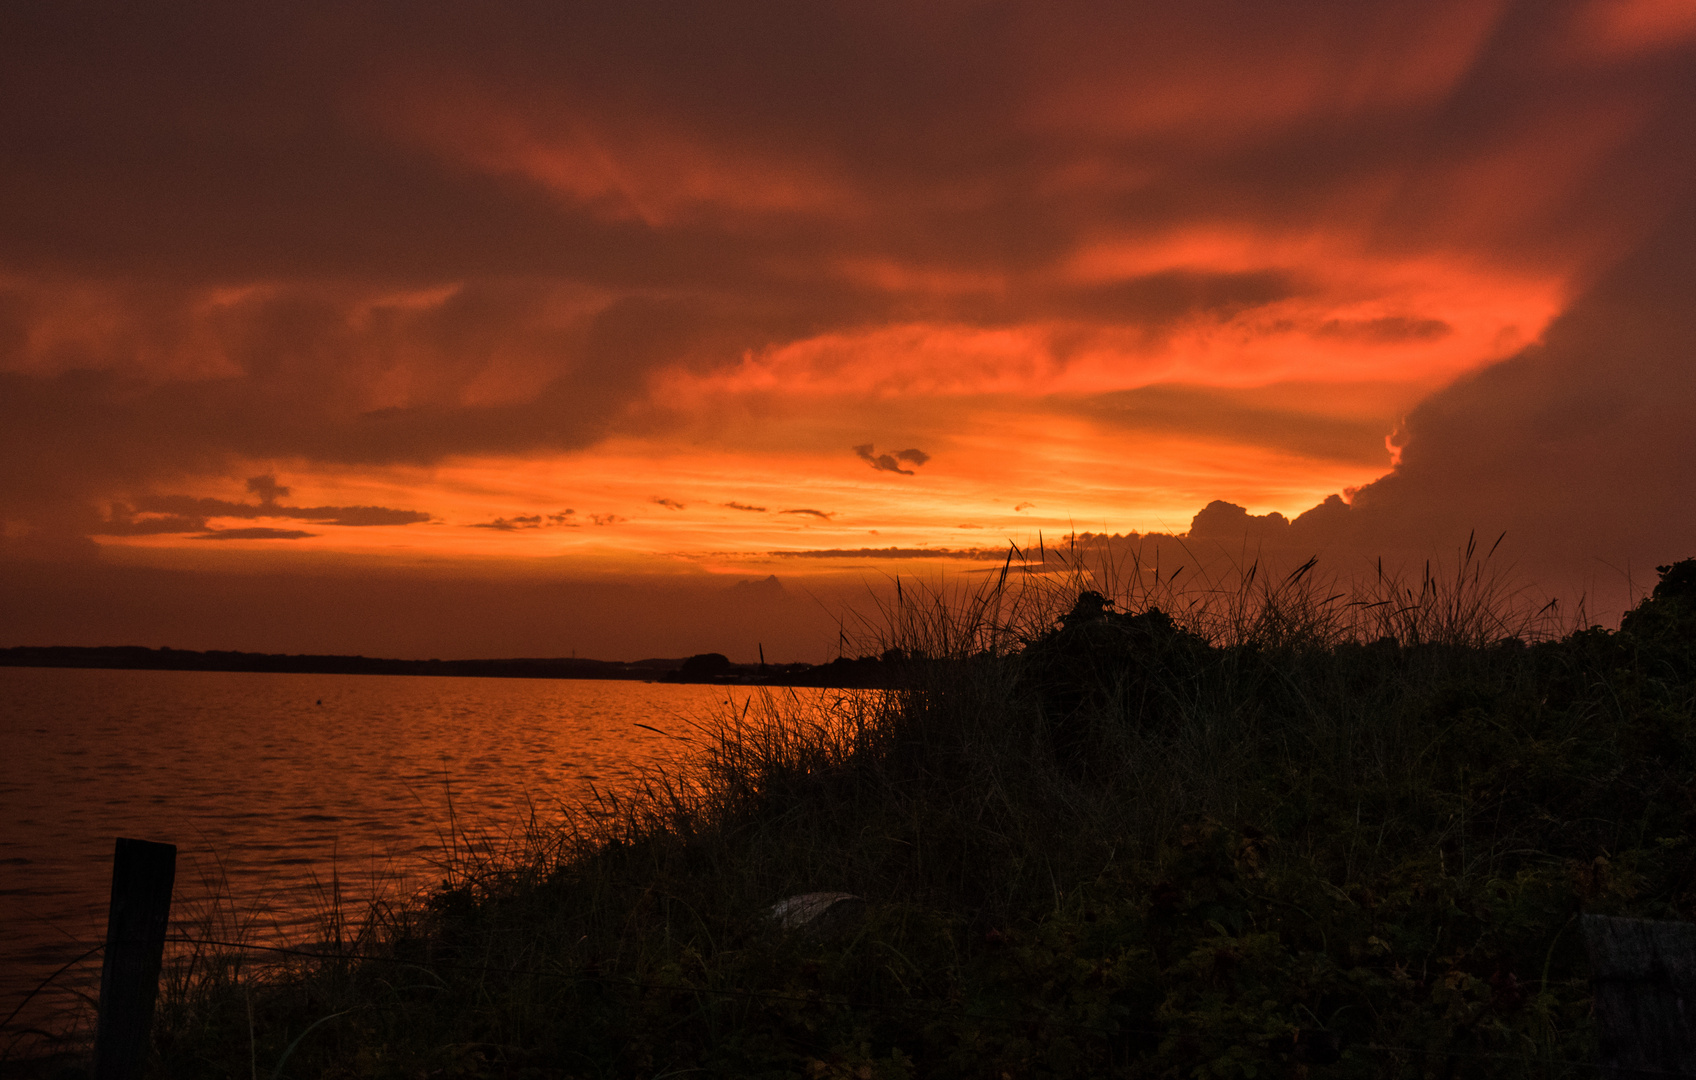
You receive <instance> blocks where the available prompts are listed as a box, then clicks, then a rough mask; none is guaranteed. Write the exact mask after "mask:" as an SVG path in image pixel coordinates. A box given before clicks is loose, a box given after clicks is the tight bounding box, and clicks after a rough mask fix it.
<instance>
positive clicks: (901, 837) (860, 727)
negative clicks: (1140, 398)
mask: <svg viewBox="0 0 1696 1080" xmlns="http://www.w3.org/2000/svg"><path fill="white" fill-rule="evenodd" d="M1133 571H1135V568H1133ZM1245 578H1246V580H1244V581H1241V582H1237V583H1235V584H1234V585H1233V586H1232V587H1231V588H1230V589H1226V590H1222V591H1211V590H1205V589H1204V590H1198V591H1196V592H1194V593H1184V592H1180V591H1177V590H1172V589H1170V588H1169V587H1167V586H1157V587H1155V588H1154V589H1152V590H1150V589H1144V588H1141V587H1137V588H1129V587H1116V586H1115V583H1114V582H1113V581H1111V580H1109V581H1106V582H1105V583H1104V582H1103V581H1102V580H1101V578H1100V577H1099V576H1098V577H1097V578H1096V579H1094V580H1084V579H1083V578H1082V577H1081V576H1076V575H1074V576H1073V577H1072V578H1070V579H1069V580H1068V581H1066V582H1065V583H1059V582H1053V581H1052V580H1051V579H1048V578H1044V579H1035V578H1032V579H1027V582H1028V583H1027V584H1026V585H1025V586H1023V587H1017V586H1016V583H1015V582H1010V581H1008V580H1006V578H1005V577H1004V578H1003V580H1002V581H1001V582H1000V583H999V584H998V585H996V586H994V587H989V588H985V589H982V590H979V591H978V592H976V593H974V594H971V595H965V596H957V597H951V598H948V597H937V596H934V595H925V596H921V597H915V596H913V595H912V593H911V591H910V590H906V591H904V592H903V595H902V599H901V601H900V603H899V605H898V606H897V607H896V608H895V609H894V610H892V611H890V612H887V613H886V615H887V618H886V620H885V625H886V626H887V631H886V635H887V636H886V639H885V640H884V641H882V642H880V643H879V644H880V645H881V646H883V647H884V648H885V649H899V650H901V652H900V655H901V656H905V657H908V658H910V659H909V660H908V662H907V671H906V680H905V683H904V685H903V688H901V689H899V690H896V691H892V692H888V693H871V694H861V695H844V696H842V697H840V698H839V699H837V700H835V701H826V702H824V703H822V704H819V705H817V706H812V705H806V704H803V700H804V699H802V698H798V697H789V696H781V695H770V696H766V697H763V698H761V697H757V696H756V697H755V698H754V699H753V701H752V704H751V705H750V707H749V708H748V709H746V710H745V711H743V712H741V713H739V714H735V715H726V716H724V717H723V718H721V720H720V721H719V723H718V724H717V725H716V726H714V727H712V728H710V729H703V730H698V731H694V732H691V733H690V734H691V737H692V738H693V739H694V746H695V747H696V749H697V755H698V756H697V757H696V758H695V759H694V763H693V765H692V766H690V767H689V768H688V769H687V770H684V771H682V772H680V773H678V774H677V775H675V776H672V777H670V778H656V779H655V780H654V781H653V782H652V783H651V785H650V786H649V787H648V788H647V789H646V790H644V791H641V792H635V793H628V794H627V795H626V796H624V797H622V798H620V799H618V800H609V801H608V802H607V803H606V804H604V805H602V806H600V807H598V808H595V809H594V810H593V811H592V812H587V811H586V812H585V813H584V814H583V815H582V816H580V817H579V818H577V819H576V820H574V821H572V822H570V823H567V824H566V825H564V826H560V827H554V826H548V827H545V828H544V827H540V826H539V827H538V828H537V829H535V830H534V831H533V833H532V835H531V841H530V846H529V848H528V850H526V851H524V852H522V853H519V854H516V855H514V856H513V857H511V858H510V859H507V860H505V861H503V862H501V863H500V864H499V865H461V866H460V867H458V868H456V873H455V875H454V877H453V878H452V879H451V880H450V881H449V882H447V883H446V885H445V886H444V887H443V888H442V889H441V890H440V891H438V892H437V893H436V894H435V895H434V896H433V898H432V899H431V900H430V901H429V903H428V905H427V906H425V907H421V908H418V909H408V910H398V909H377V910H373V911H369V912H365V913H361V914H360V915H359V917H358V918H353V917H351V916H344V915H343V914H341V913H336V912H331V913H329V914H328V915H327V916H326V927H325V934H324V937H325V939H326V941H327V942H328V944H327V945H326V946H324V948H325V949H326V950H327V951H326V952H325V953H324V954H323V955H316V956H293V957H284V958H282V960H281V961H280V962H278V961H276V960H275V959H273V960H266V961H263V962H261V961H260V959H259V958H258V956H256V955H254V954H248V955H242V954H239V953H236V952H233V951H229V950H219V949H217V948H214V947H202V948H200V949H199V950H198V951H195V952H193V953H191V954H189V955H186V956H184V957H182V958H181V959H179V960H178V961H177V962H176V963H175V966H174V967H173V968H172V970H171V972H170V982H169V985H168V987H167V994H166V997H165V1000H164V1001H163V1003H162V1005H161V1014H160V1018H159V1023H158V1025H157V1060H156V1062H155V1065H154V1070H153V1071H154V1074H155V1075H158V1076H168V1077H201V1076H205V1077H228V1076H242V1077H248V1076H259V1075H265V1076H271V1075H278V1076H292V1077H307V1076H323V1077H343V1076H347V1077H352V1076H372V1077H378V1076H382V1077H389V1076H393V1077H417V1076H512V1077H566V1076H573V1077H625V1076H630V1077H655V1078H657V1077H663V1076H679V1075H729V1076H774V1077H775V1076H806V1077H874V1076H878V1077H896V1076H925V1077H930V1076H962V1077H990V1078H999V1077H1022V1076H1108V1075H1125V1076H1147V1077H1166V1076H1184V1077H1190V1076H1197V1077H1231V1076H1242V1077H1257V1076H1258V1077H1265V1076H1290V1077H1297V1076H1309V1075H1312V1076H1370V1077H1392V1076H1395V1077H1400V1076H1408V1077H1415V1076H1419V1077H1423V1076H1439V1077H1449V1076H1481V1075H1490V1076H1497V1075H1500V1076H1562V1075H1573V1076H1589V1075H1592V1074H1593V1070H1592V1069H1591V1068H1589V1067H1588V1066H1587V1065H1586V1063H1587V1062H1588V1061H1589V1060H1590V1059H1591V1056H1592V1052H1593V1043H1594V1035H1593V1021H1592V1019H1591V1016H1590V1004H1589V989H1588V985H1587V969H1586V961H1585V956H1584V949H1583V942H1582V939H1581V936H1580V933H1579V931H1578V927H1577V924H1576V915H1577V914H1578V913H1579V912H1581V911H1586V912H1602V913H1612V914H1629V915H1635V916H1643V917H1649V918H1662V919H1685V920H1690V919H1696V563H1692V562H1686V563H1682V564H1679V565H1678V566H1677V567H1675V568H1672V569H1671V571H1670V572H1668V573H1666V574H1665V575H1664V576H1663V580H1662V582H1661V584H1660V586H1659V587H1658V588H1657V590H1656V593H1655V595H1654V597H1653V598H1651V599H1649V600H1646V601H1645V602H1644V604H1643V605H1642V606H1641V607H1639V608H1638V609H1637V610H1636V611H1635V612H1633V613H1632V614H1631V615H1630V616H1628V617H1627V619H1626V622H1625V624H1624V627H1623V629H1622V630H1620V631H1618V632H1608V631H1603V630H1597V629H1584V630H1579V631H1576V632H1569V633H1564V634H1562V633H1556V632H1553V631H1551V630H1550V629H1549V627H1548V626H1547V625H1545V624H1540V623H1538V622H1537V614H1538V613H1537V612H1536V611H1532V612H1530V614H1515V612H1516V608H1515V605H1514V603H1513V598H1512V597H1507V596H1503V595H1499V594H1498V593H1496V592H1494V591H1492V588H1491V586H1490V583H1489V578H1488V575H1485V574H1482V573H1480V572H1479V569H1478V567H1477V566H1476V565H1475V564H1474V563H1472V562H1470V561H1468V562H1465V563H1463V565H1462V569H1461V571H1460V572H1459V573H1457V574H1455V575H1453V576H1451V577H1449V578H1447V579H1445V580H1444V581H1442V582H1438V581H1434V580H1432V579H1431V578H1430V577H1429V576H1427V577H1425V578H1423V579H1421V580H1418V581H1415V582H1412V583H1409V584H1405V585H1404V584H1403V583H1402V582H1399V581H1394V580H1386V579H1380V580H1377V581H1374V582H1369V583H1368V584H1367V585H1366V586H1365V587H1364V591H1349V590H1336V591H1335V594H1334V591H1333V590H1331V589H1328V588H1324V587H1321V586H1319V585H1317V584H1316V583H1315V582H1314V581H1313V579H1312V575H1311V574H1310V573H1304V572H1298V573H1296V574H1295V575H1292V576H1290V577H1288V578H1283V579H1280V580H1278V581H1275V582H1272V583H1270V584H1267V583H1263V582H1260V581H1257V580H1256V578H1255V574H1254V573H1253V572H1252V571H1251V572H1250V573H1249V574H1247V575H1245ZM1126 580H1127V581H1129V582H1131V583H1138V582H1141V581H1143V580H1144V576H1143V575H1142V574H1140V573H1137V572H1133V573H1131V574H1128V575H1127V576H1126ZM1044 582H1049V583H1047V584H1045V583H1044ZM1095 590H1099V593H1104V594H1107V595H1115V596H1116V599H1117V601H1118V603H1117V604H1116V605H1113V606H1111V607H1110V606H1108V605H1105V604H1103V603H1102V602H1101V597H1100V596H1099V595H1098V593H1097V592H1096V591H1095ZM1544 614H1545V615H1546V614H1547V613H1546V612H1545V613H1544ZM1539 630H1542V631H1543V633H1542V634H1541V635H1540V634H1539ZM1540 636H1541V637H1542V640H1539V637H1540ZM814 890H843V891H847V892H851V893H854V894H857V895H859V896H861V897H864V898H865V900H866V904H865V906H864V909H863V911H862V912H861V913H860V914H859V915H858V916H857V917H854V918H845V919H840V920H837V921H836V923H834V924H833V925H831V926H829V927H827V928H824V929H820V930H817V931H811V930H800V931H785V930H782V929H780V928H779V927H778V926H776V925H775V924H774V923H773V921H772V920H771V919H770V918H769V915H768V912H769V908H770V906H771V905H772V904H773V903H774V902H775V901H777V900H779V899H780V898H783V897H785V896H789V895H792V894H796V893H804V892H810V891H814Z"/></svg>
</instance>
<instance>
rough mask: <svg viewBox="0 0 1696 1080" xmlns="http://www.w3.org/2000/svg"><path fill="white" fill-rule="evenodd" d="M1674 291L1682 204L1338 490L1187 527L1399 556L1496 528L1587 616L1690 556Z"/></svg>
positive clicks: (1695, 349) (1691, 429) (1689, 313)
mask: <svg viewBox="0 0 1696 1080" xmlns="http://www.w3.org/2000/svg"><path fill="white" fill-rule="evenodd" d="M1692 295H1696V212H1692V211H1686V212H1684V213H1683V214H1681V215H1679V216H1678V217H1677V218H1675V219H1673V220H1670V221H1668V222H1667V223H1665V225H1664V227H1663V228H1662V229H1660V230H1658V231H1657V232H1656V234H1655V235H1654V236H1653V237H1652V238H1651V239H1650V240H1648V241H1647V242H1645V243H1644V244H1642V245H1641V246H1640V247H1639V248H1638V249H1637V250H1636V251H1634V252H1632V253H1631V254H1629V255H1628V256H1626V257H1625V258H1624V259H1622V260H1621V261H1620V262H1619V263H1618V264H1617V265H1616V266H1615V267H1614V268H1613V269H1611V270H1610V271H1609V272H1607V273H1606V274H1604V275H1603V276H1602V277H1601V278H1600V279H1599V280H1598V281H1596V282H1595V283H1594V284H1593V285H1592V286H1591V287H1590V288H1589V289H1588V290H1587V291H1586V292H1585V293H1584V294H1583V295H1581V296H1580V297H1578V298H1577V299H1576V300H1575V301H1574V303H1573V304H1572V306H1571V307H1570V309H1569V310H1568V311H1567V312H1566V314H1564V315H1563V316H1561V318H1559V319H1558V320H1557V321H1556V322H1555V323H1554V324H1553V325H1552V326H1551V327H1550V328H1549V330H1548V332H1547V334H1546V335H1545V336H1544V340H1543V342H1542V343H1541V344H1539V345H1536V346H1533V347H1531V348H1529V349H1526V350H1524V351H1523V352H1521V353H1519V354H1518V355H1516V356H1514V357H1512V358H1510V359H1508V360H1506V361H1503V362H1502V363H1499V364H1496V365H1494V366H1492V367H1490V368H1488V369H1486V370H1484V371H1482V372H1480V373H1478V374H1476V375H1474V376H1472V377H1470V378H1466V379H1463V380H1461V381H1459V382H1457V383H1456V384H1455V385H1453V386H1451V387H1449V388H1447V389H1445V390H1443V391H1441V392H1440V393H1437V394H1435V395H1433V396H1432V397H1431V398H1429V399H1428V400H1426V401H1425V402H1424V403H1423V404H1421V405H1420V406H1419V408H1418V409H1416V410H1415V411H1414V412H1413V413H1412V414H1411V415H1410V416H1409V417H1408V419H1407V423H1406V425H1405V429H1404V431H1403V433H1402V435H1401V439H1400V442H1401V461H1400V463H1399V464H1398V465H1397V467H1396V468H1395V469H1394V470H1392V471H1391V473H1390V474H1389V475H1387V476H1385V477H1384V478H1383V479H1381V480H1378V481H1377V482H1375V483H1372V484H1369V485H1367V486H1366V487H1364V488H1362V489H1360V490H1359V491H1357V492H1355V493H1353V498H1352V501H1351V502H1349V503H1345V502H1344V501H1343V500H1342V499H1341V498H1339V497H1337V496H1331V497H1330V498H1328V499H1327V500H1325V502H1324V503H1322V504H1320V505H1319V506H1316V507H1314V508H1312V509H1311V510H1309V511H1307V512H1306V513H1304V514H1301V515H1300V516H1298V517H1296V518H1295V519H1294V520H1293V521H1285V520H1283V519H1282V517H1281V515H1276V514H1273V515H1250V514H1248V513H1247V511H1245V510H1244V509H1243V508H1242V507H1240V506H1233V505H1231V504H1228V503H1224V502H1214V503H1212V504H1210V505H1209V506H1208V507H1206V508H1205V509H1204V510H1203V511H1202V512H1201V513H1199V514H1197V515H1196V518H1195V521H1194V523H1193V524H1192V526H1191V529H1190V532H1189V539H1190V541H1191V542H1205V543H1206V544H1210V545H1216V546H1219V547H1221V548H1223V549H1224V550H1227V551H1237V550H1241V545H1242V544H1243V543H1244V542H1245V540H1246V541H1247V542H1249V543H1250V545H1251V546H1252V545H1253V544H1255V543H1261V542H1264V543H1265V544H1268V545H1270V546H1282V547H1285V548H1288V549H1293V550H1298V551H1299V552H1301V553H1304V554H1312V553H1314V552H1319V551H1328V552H1330V553H1331V555H1332V557H1337V556H1340V555H1353V556H1362V555H1363V556H1366V557H1367V558H1372V557H1374V556H1379V555H1382V556H1386V557H1389V558H1395V557H1409V556H1413V557H1416V558H1417V557H1420V556H1425V555H1430V554H1432V553H1434V552H1435V553H1441V552H1445V551H1447V552H1453V551H1454V550H1456V549H1457V548H1458V547H1460V546H1461V545H1464V544H1465V543H1466V541H1467V538H1468V537H1469V536H1476V537H1481V538H1484V541H1485V543H1486V544H1488V543H1490V542H1493V540H1494V538H1495V537H1497V536H1501V535H1503V534H1505V541H1504V550H1505V551H1507V552H1509V553H1510V554H1512V555H1513V556H1514V557H1515V558H1517V559H1519V560H1521V563H1522V565H1521V567H1520V569H1521V570H1523V571H1524V572H1525V573H1526V574H1528V575H1529V576H1530V577H1532V578H1533V579H1535V580H1537V581H1540V582H1542V583H1543V584H1544V585H1545V586H1546V587H1548V588H1550V589H1557V588H1560V587H1562V586H1560V583H1562V582H1567V583H1571V582H1580V583H1582V582H1585V581H1588V582H1589V583H1590V584H1589V586H1587V587H1588V588H1590V589H1591V590H1592V594H1591V596H1590V597H1589V599H1588V600H1587V602H1588V603H1589V604H1590V605H1591V613H1592V614H1601V613H1604V612H1609V613H1611V614H1616V615H1617V613H1618V608H1619V607H1620V606H1621V605H1622V604H1624V603H1629V602H1631V600H1632V598H1631V597H1629V596H1627V595H1626V590H1627V586H1628V585H1629V583H1630V581H1632V580H1634V581H1635V583H1636V585H1637V586H1639V587H1641V586H1642V585H1644V584H1645V583H1647V582H1652V581H1653V577H1652V575H1651V574H1650V568H1652V567H1654V566H1656V565H1659V564H1665V563H1667V562H1669V561H1673V560H1676V559H1680V558H1685V557H1689V556H1691V555H1696V498H1692V495H1691V493H1692V492H1693V491H1696V420H1693V418H1696V363H1692V358H1693V357H1696V307H1693V306H1692V305H1691V304H1690V302H1689V298H1690V297H1691V296H1692ZM1628 575H1630V578H1629V580H1628ZM1567 595H1568V598H1569V599H1571V591H1570V589H1569V591H1568V593H1567ZM1598 595H1599V596H1600V597H1601V599H1600V600H1598V599H1597V597H1598ZM1610 604H1612V605H1613V606H1612V607H1609V605H1610Z"/></svg>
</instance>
